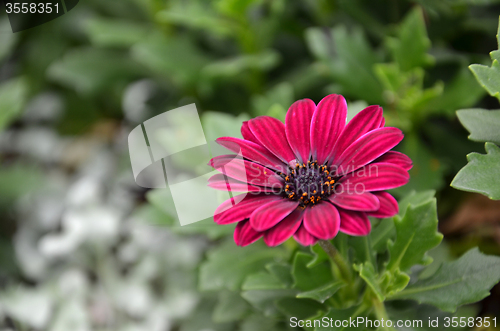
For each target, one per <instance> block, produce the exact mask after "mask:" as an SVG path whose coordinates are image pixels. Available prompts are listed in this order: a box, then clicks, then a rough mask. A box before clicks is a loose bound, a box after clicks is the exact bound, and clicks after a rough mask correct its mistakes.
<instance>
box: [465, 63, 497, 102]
mask: <svg viewBox="0 0 500 331" xmlns="http://www.w3.org/2000/svg"><path fill="white" fill-rule="evenodd" d="M469 68H470V70H471V71H472V72H473V73H474V76H476V79H477V80H478V82H479V83H480V84H481V86H482V87H484V89H485V90H486V91H488V93H489V94H490V95H491V96H492V97H496V98H497V99H499V100H500V64H499V63H498V60H496V59H495V60H493V64H492V65H491V67H488V66H484V65H482V64H471V65H470V66H469Z"/></svg>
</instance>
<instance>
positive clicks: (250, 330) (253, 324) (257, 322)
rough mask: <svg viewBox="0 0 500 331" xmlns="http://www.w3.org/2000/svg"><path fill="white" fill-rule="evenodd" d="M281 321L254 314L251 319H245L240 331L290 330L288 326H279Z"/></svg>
mask: <svg viewBox="0 0 500 331" xmlns="http://www.w3.org/2000/svg"><path fill="white" fill-rule="evenodd" d="M278 323H279V321H278V320H276V319H274V318H268V317H264V316H262V315H261V314H253V315H251V316H250V317H248V318H246V319H244V320H243V321H242V322H241V324H240V328H239V329H238V330H239V331H256V330H259V331H282V330H290V328H288V325H279V324H278Z"/></svg>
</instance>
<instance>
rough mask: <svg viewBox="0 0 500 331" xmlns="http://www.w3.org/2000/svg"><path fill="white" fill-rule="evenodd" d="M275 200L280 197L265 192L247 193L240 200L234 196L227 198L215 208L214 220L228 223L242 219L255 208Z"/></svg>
mask: <svg viewBox="0 0 500 331" xmlns="http://www.w3.org/2000/svg"><path fill="white" fill-rule="evenodd" d="M237 197H238V199H241V198H239V197H241V196H237ZM276 200H281V197H279V196H276V195H265V194H260V195H253V194H247V195H246V196H245V197H244V198H243V199H241V200H236V199H235V198H231V199H228V200H226V201H224V202H223V203H222V204H221V205H220V206H219V207H217V209H216V210H215V212H214V222H215V223H217V224H229V223H234V222H239V221H242V220H244V219H246V218H250V216H251V215H252V213H253V212H254V211H255V210H256V209H258V208H260V207H262V206H264V205H266V204H268V203H271V202H273V201H276ZM238 201H239V202H238Z"/></svg>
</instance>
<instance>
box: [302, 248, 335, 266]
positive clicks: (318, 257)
mask: <svg viewBox="0 0 500 331" xmlns="http://www.w3.org/2000/svg"><path fill="white" fill-rule="evenodd" d="M311 253H313V255H314V258H313V259H312V260H311V262H309V263H308V264H307V267H308V268H312V267H315V266H317V265H319V264H321V263H323V262H325V261H328V260H329V259H330V258H329V257H328V254H326V253H325V251H324V250H323V248H321V246H320V245H319V244H316V245H314V246H311Z"/></svg>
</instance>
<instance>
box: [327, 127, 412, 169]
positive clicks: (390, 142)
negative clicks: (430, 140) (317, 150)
mask: <svg viewBox="0 0 500 331" xmlns="http://www.w3.org/2000/svg"><path fill="white" fill-rule="evenodd" d="M402 139H403V133H402V132H401V130H399V129H397V128H380V129H375V130H372V131H370V132H368V133H366V134H364V135H363V136H361V137H360V138H358V139H357V140H356V141H355V142H353V143H352V144H351V145H350V146H349V147H348V148H347V149H346V150H345V151H344V152H343V153H342V154H341V155H340V156H339V158H338V159H336V160H335V162H334V163H333V164H332V167H331V168H332V169H335V170H336V172H337V175H339V176H340V175H344V174H346V173H349V172H352V171H354V170H356V169H359V168H361V167H362V166H364V165H366V164H368V163H369V162H371V161H373V160H375V159H376V158H377V157H379V156H381V155H382V154H384V153H385V152H387V151H388V150H390V149H391V148H393V147H394V146H396V145H397V144H399V142H400V141H401V140H402Z"/></svg>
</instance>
